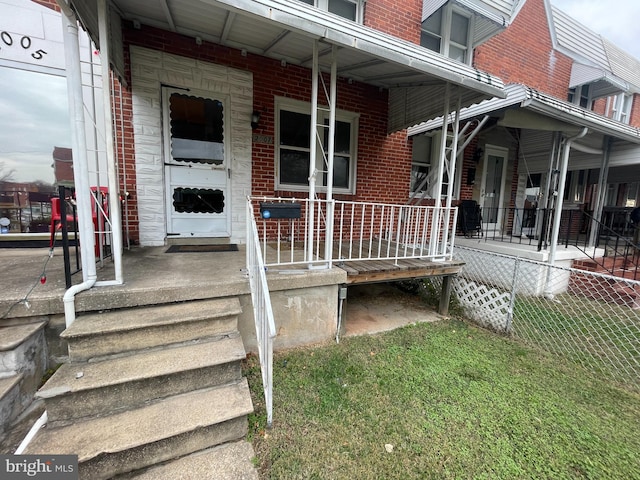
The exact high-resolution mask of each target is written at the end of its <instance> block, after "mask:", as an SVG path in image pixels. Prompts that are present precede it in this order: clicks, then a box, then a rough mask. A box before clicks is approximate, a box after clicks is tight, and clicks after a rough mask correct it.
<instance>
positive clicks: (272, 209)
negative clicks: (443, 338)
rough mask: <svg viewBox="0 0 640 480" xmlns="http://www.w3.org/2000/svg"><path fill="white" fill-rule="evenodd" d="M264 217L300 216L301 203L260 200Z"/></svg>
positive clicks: (261, 213) (261, 214)
mask: <svg viewBox="0 0 640 480" xmlns="http://www.w3.org/2000/svg"><path fill="white" fill-rule="evenodd" d="M260 216H261V217H262V218H300V204H299V203H285V202H260Z"/></svg>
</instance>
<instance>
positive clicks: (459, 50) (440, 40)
mask: <svg viewBox="0 0 640 480" xmlns="http://www.w3.org/2000/svg"><path fill="white" fill-rule="evenodd" d="M420 45H422V46H423V47H425V48H428V49H429V50H433V51H435V52H438V53H441V54H443V55H446V56H447V57H449V58H452V59H454V60H457V61H459V62H462V63H467V64H470V63H471V52H472V45H471V17H470V16H467V15H465V14H464V13H463V12H462V11H459V10H455V9H453V8H451V5H445V6H444V7H442V8H440V9H439V10H438V11H436V12H435V13H434V14H433V15H431V16H430V17H429V18H427V19H426V20H425V21H424V22H422V31H421V34H420Z"/></svg>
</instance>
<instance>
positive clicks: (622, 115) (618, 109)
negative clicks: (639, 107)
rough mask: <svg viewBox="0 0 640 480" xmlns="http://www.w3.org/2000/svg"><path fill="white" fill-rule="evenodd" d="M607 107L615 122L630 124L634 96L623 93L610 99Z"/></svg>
mask: <svg viewBox="0 0 640 480" xmlns="http://www.w3.org/2000/svg"><path fill="white" fill-rule="evenodd" d="M608 100H609V101H608V102H607V107H610V109H611V111H610V112H607V113H608V114H609V115H608V116H610V117H611V118H612V119H613V120H617V121H618V122H622V123H626V124H628V123H629V121H630V120H631V106H632V105H633V95H630V94H628V93H621V94H619V95H614V96H612V97H609V99H608Z"/></svg>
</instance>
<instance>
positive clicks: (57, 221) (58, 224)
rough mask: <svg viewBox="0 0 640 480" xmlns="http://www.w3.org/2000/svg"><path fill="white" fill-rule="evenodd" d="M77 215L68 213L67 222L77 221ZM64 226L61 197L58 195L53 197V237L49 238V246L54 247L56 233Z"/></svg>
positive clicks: (51, 228)
mask: <svg viewBox="0 0 640 480" xmlns="http://www.w3.org/2000/svg"><path fill="white" fill-rule="evenodd" d="M75 221H76V217H75V216H74V215H71V214H67V220H66V222H67V223H69V222H75ZM61 228H62V215H61V214H60V199H59V198H58V197H53V198H51V227H50V230H51V237H50V238H49V248H52V247H53V242H54V241H55V237H56V233H57V231H58V230H60V229H61Z"/></svg>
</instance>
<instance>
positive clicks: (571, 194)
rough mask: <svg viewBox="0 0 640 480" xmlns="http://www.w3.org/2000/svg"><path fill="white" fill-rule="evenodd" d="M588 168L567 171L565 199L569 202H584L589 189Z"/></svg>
mask: <svg viewBox="0 0 640 480" xmlns="http://www.w3.org/2000/svg"><path fill="white" fill-rule="evenodd" d="M588 173H589V172H588V170H575V171H569V172H567V178H566V180H565V184H564V201H565V202H568V203H582V202H584V197H585V193H586V189H587V176H588Z"/></svg>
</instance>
